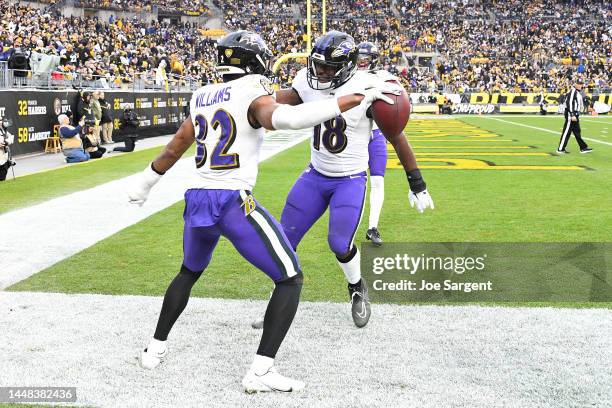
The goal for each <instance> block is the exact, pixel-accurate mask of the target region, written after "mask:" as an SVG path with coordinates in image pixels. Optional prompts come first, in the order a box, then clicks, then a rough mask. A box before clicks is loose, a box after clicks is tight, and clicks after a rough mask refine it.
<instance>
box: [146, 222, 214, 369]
mask: <svg viewBox="0 0 612 408" xmlns="http://www.w3.org/2000/svg"><path fill="white" fill-rule="evenodd" d="M212 229H214V227H212ZM219 236H220V235H219V233H218V232H214V230H213V231H211V228H207V227H203V228H192V227H185V230H184V233H183V252H184V258H183V264H182V265H181V269H180V272H179V273H178V275H176V276H175V277H174V279H173V280H172V282H171V283H170V285H169V286H168V289H167V290H166V294H165V295H164V301H163V303H162V309H161V312H160V314H159V319H158V321H157V327H156V328H155V334H154V335H153V339H151V341H150V342H149V345H148V347H147V348H146V349H145V350H144V351H143V353H142V355H141V360H140V361H141V365H142V367H143V368H148V369H152V368H155V367H156V366H157V365H159V364H160V363H161V362H162V361H163V359H164V358H165V356H166V354H167V345H166V341H167V339H168V334H169V333H170V330H171V329H172V327H173V326H174V323H175V322H176V320H177V319H178V318H179V316H180V315H181V313H183V311H184V310H185V307H186V306H187V302H188V301H189V296H190V295H191V289H192V288H193V285H194V284H195V283H196V282H197V280H198V279H199V278H200V276H201V275H202V272H203V271H204V269H205V268H206V267H207V266H208V264H209V263H210V260H211V258H212V253H213V251H214V249H215V247H216V246H217V243H218V241H219Z"/></svg>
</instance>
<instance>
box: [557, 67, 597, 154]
mask: <svg viewBox="0 0 612 408" xmlns="http://www.w3.org/2000/svg"><path fill="white" fill-rule="evenodd" d="M583 85H584V82H583V80H582V79H581V78H578V79H577V80H576V81H575V82H574V85H573V86H572V88H571V89H570V91H569V93H568V94H567V96H566V97H565V123H564V124H563V132H562V133H561V139H560V140H559V147H558V148H557V153H558V154H568V153H569V152H568V151H567V150H565V147H566V146H567V142H568V141H569V138H570V135H571V134H572V133H573V134H574V136H575V137H576V141H577V142H578V146H580V153H590V152H592V151H593V149H591V148H590V147H589V146H587V144H586V143H585V142H584V140H582V136H580V119H579V117H580V113H581V112H582V109H583V108H584V103H583V101H582V95H581V94H580V91H581V90H582V86H583Z"/></svg>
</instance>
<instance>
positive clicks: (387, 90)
mask: <svg viewBox="0 0 612 408" xmlns="http://www.w3.org/2000/svg"><path fill="white" fill-rule="evenodd" d="M357 93H358V94H360V95H363V96H364V98H363V100H362V101H361V103H362V104H363V105H367V106H369V105H371V104H372V102H374V101H376V100H378V99H380V100H382V101H385V102H386V103H388V104H389V105H393V104H394V103H395V102H394V101H393V99H391V98H389V97H388V96H386V95H385V94H393V95H400V94H401V93H402V87H401V86H399V85H397V84H394V83H391V82H383V81H377V80H373V81H371V82H370V83H369V84H367V85H366V87H365V90H364V91H363V92H357Z"/></svg>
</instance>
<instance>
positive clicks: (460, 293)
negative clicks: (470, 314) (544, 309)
mask: <svg viewBox="0 0 612 408" xmlns="http://www.w3.org/2000/svg"><path fill="white" fill-rule="evenodd" d="M361 250H362V252H361V253H362V256H361V270H362V273H363V276H364V278H365V280H366V282H367V283H368V290H369V294H370V299H371V300H372V301H373V302H378V303H409V302H436V303H437V302H561V303H562V302H610V301H612V273H610V270H609V268H608V267H607V265H610V264H611V263H612V243H609V242H607V243H606V242H601V243H600V242H578V243H545V242H538V243H534V242H521V243H503V242H440V243H436V242H427V243H415V242H412V243H385V245H384V246H382V247H375V246H373V245H371V244H368V243H363V244H362V246H361Z"/></svg>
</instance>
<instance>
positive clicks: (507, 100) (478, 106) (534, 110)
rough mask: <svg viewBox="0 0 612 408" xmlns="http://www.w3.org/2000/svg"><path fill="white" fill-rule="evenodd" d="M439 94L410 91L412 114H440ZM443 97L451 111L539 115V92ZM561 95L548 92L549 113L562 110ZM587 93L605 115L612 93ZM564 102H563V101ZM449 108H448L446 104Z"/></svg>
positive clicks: (611, 99)
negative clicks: (448, 102)
mask: <svg viewBox="0 0 612 408" xmlns="http://www.w3.org/2000/svg"><path fill="white" fill-rule="evenodd" d="M437 95H439V94H436V93H411V94H410V100H411V102H412V112H413V113H438V112H439V105H438V102H437ZM443 96H444V98H445V99H447V100H448V101H450V104H449V106H448V109H449V110H448V111H445V112H444V113H452V114H476V115H483V114H498V113H514V114H516V113H529V114H539V113H540V105H539V103H538V102H539V98H540V94H539V93H494V94H489V93H485V92H481V93H469V92H468V93H463V94H450V93H444V94H443ZM561 96H562V94H559V93H547V94H544V99H545V100H546V102H547V105H546V107H545V110H546V112H547V113H561V114H562V113H563V109H562V108H560V107H562V106H563V104H562V100H563V99H562V98H561ZM586 96H587V97H588V98H590V100H591V101H592V102H593V108H594V110H595V111H596V112H597V113H598V114H606V113H608V112H609V111H610V106H611V105H612V93H602V94H591V93H587V94H586ZM560 102H561V103H560ZM445 109H446V107H445Z"/></svg>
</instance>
